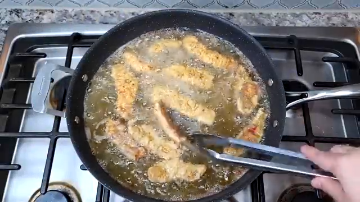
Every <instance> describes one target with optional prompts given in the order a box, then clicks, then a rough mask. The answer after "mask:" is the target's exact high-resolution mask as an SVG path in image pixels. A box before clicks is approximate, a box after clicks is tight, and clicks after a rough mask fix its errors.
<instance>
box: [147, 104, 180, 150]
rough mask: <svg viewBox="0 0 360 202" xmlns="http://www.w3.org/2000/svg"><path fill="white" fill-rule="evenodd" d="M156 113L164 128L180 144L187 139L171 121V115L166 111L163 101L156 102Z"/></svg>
mask: <svg viewBox="0 0 360 202" xmlns="http://www.w3.org/2000/svg"><path fill="white" fill-rule="evenodd" d="M154 114H155V116H156V118H157V120H158V121H159V124H160V125H161V127H162V129H163V130H164V131H165V133H166V134H167V135H168V136H169V137H170V139H172V140H173V141H174V142H176V143H178V144H180V143H181V142H183V141H185V140H186V137H185V136H184V135H183V134H182V133H181V132H180V130H179V128H178V127H177V126H176V125H174V124H173V123H172V122H171V120H170V117H169V116H168V114H167V113H166V109H165V107H164V106H163V104H162V103H161V102H157V103H155V106H154Z"/></svg>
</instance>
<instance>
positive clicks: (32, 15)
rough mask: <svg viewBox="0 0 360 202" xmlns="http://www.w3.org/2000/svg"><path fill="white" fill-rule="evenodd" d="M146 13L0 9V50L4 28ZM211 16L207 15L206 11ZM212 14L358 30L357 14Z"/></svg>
mask: <svg viewBox="0 0 360 202" xmlns="http://www.w3.org/2000/svg"><path fill="white" fill-rule="evenodd" d="M144 12H147V10H144V9H131V10H129V9H123V10H100V9H99V10H83V9H5V8H0V50H1V49H2V45H3V41H4V37H5V35H6V31H7V29H8V27H9V26H10V25H11V24H13V23H25V22H26V23H80V24H97V23H102V24H117V23H119V22H121V21H124V20H126V19H128V18H131V17H133V16H136V15H139V14H141V13H144ZM210 12H211V11H210ZM213 13H215V14H217V15H220V16H222V17H224V18H227V19H229V20H230V21H232V22H234V23H236V24H238V25H248V26H326V27H328V26H339V27H344V26H346V27H360V11H359V12H357V11H341V12H340V11H339V12H313V11H311V12H280V11H272V12H269V11H267V12H253V13H249V12H242V11H223V12H221V11H214V12H213Z"/></svg>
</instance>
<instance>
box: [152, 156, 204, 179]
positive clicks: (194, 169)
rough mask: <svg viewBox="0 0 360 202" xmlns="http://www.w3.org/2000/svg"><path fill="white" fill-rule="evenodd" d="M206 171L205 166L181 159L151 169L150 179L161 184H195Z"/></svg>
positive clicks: (168, 161)
mask: <svg viewBox="0 0 360 202" xmlns="http://www.w3.org/2000/svg"><path fill="white" fill-rule="evenodd" d="M205 171H206V166H205V165H201V164H192V163H185V162H184V161H182V160H181V159H170V160H165V161H162V162H159V163H156V164H155V165H154V166H152V167H150V168H149V169H148V177H149V180H150V181H152V182H160V183H164V182H171V181H174V180H182V181H187V182H193V181H196V180H198V179H200V177H201V176H202V175H203V174H204V173H205Z"/></svg>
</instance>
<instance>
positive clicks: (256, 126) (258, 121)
mask: <svg viewBox="0 0 360 202" xmlns="http://www.w3.org/2000/svg"><path fill="white" fill-rule="evenodd" d="M266 117H267V115H266V113H265V111H264V109H262V108H261V109H259V110H258V111H257V113H256V115H255V116H254V118H253V120H252V122H251V123H250V125H249V126H247V127H245V128H244V129H243V130H242V131H241V132H240V133H239V134H238V135H237V136H236V138H238V139H242V140H246V141H249V142H254V143H258V142H260V140H261V138H262V136H263V134H264V129H265V121H266ZM243 152H244V149H243V148H234V147H226V148H224V153H226V154H230V155H233V156H240V155H241V154H243Z"/></svg>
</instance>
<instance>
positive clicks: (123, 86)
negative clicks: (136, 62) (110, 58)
mask: <svg viewBox="0 0 360 202" xmlns="http://www.w3.org/2000/svg"><path fill="white" fill-rule="evenodd" d="M111 76H112V78H113V79H114V84H115V89H116V93H117V100H116V108H117V111H118V112H119V114H120V115H121V116H122V117H123V118H125V119H128V118H129V116H130V115H131V114H132V106H133V103H134V101H135V99H136V93H137V90H138V87H139V82H138V80H137V79H136V77H135V76H134V74H133V73H131V72H129V71H128V70H126V68H125V67H124V66H123V65H121V64H117V65H115V66H114V67H113V68H112V69H111Z"/></svg>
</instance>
